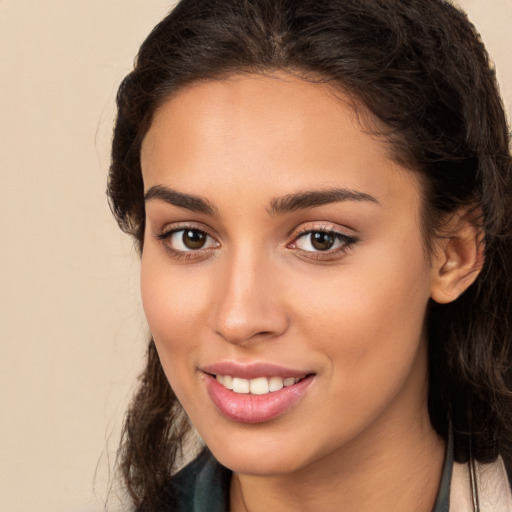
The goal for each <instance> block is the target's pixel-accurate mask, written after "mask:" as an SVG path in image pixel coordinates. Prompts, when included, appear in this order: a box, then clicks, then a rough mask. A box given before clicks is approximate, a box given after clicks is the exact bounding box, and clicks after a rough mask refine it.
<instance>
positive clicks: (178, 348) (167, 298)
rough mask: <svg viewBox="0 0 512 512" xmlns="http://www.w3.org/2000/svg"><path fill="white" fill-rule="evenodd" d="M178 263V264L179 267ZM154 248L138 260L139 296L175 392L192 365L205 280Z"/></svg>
mask: <svg viewBox="0 0 512 512" xmlns="http://www.w3.org/2000/svg"><path fill="white" fill-rule="evenodd" d="M179 268H180V267H178V269H179ZM182 276H183V272H179V271H178V272H176V271H173V268H172V266H171V265H169V263H168V262H166V261H165V255H164V256H163V257H162V256H160V255H159V254H157V253H156V251H152V250H150V249H149V250H147V251H146V252H145V253H143V256H142V260H141V276H140V285H141V296H142V304H143V307H144V313H145V315H146V319H147V322H148V325H149V328H150V331H151V334H152V336H153V339H154V341H155V345H156V348H157V351H158V354H159V357H160V360H161V363H162V366H163V369H164V371H165V373H166V375H167V378H168V380H169V382H170V384H171V386H172V388H173V390H174V391H175V393H176V394H177V395H180V394H182V391H181V388H182V387H183V385H184V384H183V383H185V382H186V379H185V378H184V377H185V376H186V375H188V374H189V373H190V369H191V368H192V367H193V366H194V364H195V363H194V359H193V354H194V350H195V340H198V339H200V337H201V331H202V330H203V329H204V324H205V322H204V321H203V319H202V318H201V316H202V311H204V310H205V306H204V302H205V300H206V297H207V295H208V294H207V293H206V292H205V289H204V288H205V284H204V283H203V286H202V288H201V281H200V280H197V279H196V280H192V281H191V280H190V279H187V278H186V276H185V277H182Z"/></svg>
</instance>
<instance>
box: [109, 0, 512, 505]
mask: <svg viewBox="0 0 512 512" xmlns="http://www.w3.org/2000/svg"><path fill="white" fill-rule="evenodd" d="M276 69H281V70H288V71H290V72H293V73H294V74H298V75H299V76H301V77H303V78H304V79H306V80H317V81H318V80H320V81H329V82H331V83H333V84H336V85H338V86H339V87H340V88H341V89H342V90H343V91H345V93H348V94H349V95H350V96H352V97H353V98H354V99H355V100H356V102H357V103H358V104H360V105H362V106H363V107H364V108H365V109H366V111H367V112H369V113H370V115H371V116H373V118H375V119H377V120H378V121H379V125H382V126H384V127H385V129H384V130H383V131H382V133H381V134H380V135H382V136H383V137H385V138H386V139H387V140H388V141H389V142H390V144H391V145H392V147H393V148H394V152H395V157H396V159H397V160H399V161H400V162H401V163H406V164H407V166H408V167H409V168H410V169H411V170H412V171H411V172H418V173H420V174H421V176H422V181H423V183H424V184H425V185H424V196H425V199H424V202H425V204H424V212H425V215H424V224H425V231H426V235H427V239H428V238H430V237H432V236H434V235H435V234H436V231H437V229H438V227H439V221H440V219H441V218H442V217H443V214H446V213H449V212H453V211H455V210H456V209H458V208H461V207H468V206H473V207H476V208H477V209H478V211H481V212H482V215H481V218H480V222H481V225H482V228H483V230H484V231H485V264H484V267H483V270H482V272H481V274H480V276H479V277H478V279H477V281H476V282H475V283H474V285H473V286H471V287H470V288H469V289H468V290H467V291H466V292H465V293H464V294H463V295H462V296H461V297H460V298H459V299H457V300H456V301H454V302H453V303H451V304H446V305H439V304H435V303H433V302H432V303H431V304H430V305H429V310H428V317H427V318H428V334H429V357H430V359H429V365H430V368H429V372H430V390H429V412H430V418H431V421H432V424H433V426H434V427H435V428H436V430H437V431H438V433H439V434H440V435H442V436H444V437H445V438H446V437H447V435H448V429H449V425H451V428H452V430H453V438H454V446H455V459H456V460H457V461H459V462H464V461H466V460H468V458H469V457H470V456H471V457H474V458H475V459H477V460H479V461H482V462H488V461H492V460H494V459H495V458H496V457H497V456H498V454H500V453H501V454H502V455H503V456H504V457H508V456H509V453H510V450H511V447H512V370H511V364H512V363H511V362H512V354H511V350H512V349H511V347H512V342H511V341H512V340H511V338H512V165H511V156H510V148H509V142H510V141H509V132H508V127H507V124H506V119H505V115H504V111H503V106H502V104H501V99H500V95H499V92H498V88H497V84H496V79H495V72H494V69H493V67H492V65H491V63H490V61H489V57H488V55H487V53H486V50H485V48H484V45H483V44H482V42H481V40H480V38H479V36H478V34H477V33H476V31H475V29H474V27H473V26H472V25H471V23H470V22H469V21H468V20H467V18H466V16H465V15H464V14H463V13H462V12H461V11H459V10H457V9H456V8H455V7H453V6H452V5H451V4H450V3H448V2H447V1H443V0H400V1H397V0H182V1H181V2H180V3H179V4H178V5H177V7H176V8H175V9H174V10H173V11H172V12H171V13H170V14H169V15H168V16H167V17H166V18H165V19H164V20H162V22H161V23H159V24H158V25H157V26H156V27H155V29H154V30H153V31H152V32H151V34H150V35H149V37H148V38H147V39H146V41H145V42H144V43H143V45H142V47H141V49H140V52H139V55H138V57H137V59H136V63H135V68H134V70H133V71H132V72H131V73H130V74H129V75H128V76H127V77H126V78H125V79H124V81H123V83H122V84H121V87H120V89H119V93H118V98H117V105H118V117H117V122H116V126H115V131H114V139H113V145H112V164H111V168H110V175H109V182H108V195H109V199H110V204H111V207H112V211H113V213H114V215H115V217H116V219H117V221H118V223H119V225H120V227H121V229H123V230H124V231H125V232H127V233H129V234H131V235H132V236H134V237H135V239H136V240H137V242H138V244H139V248H140V250H141V251H142V250H143V247H142V244H143V234H144V225H145V213H144V201H143V183H142V175H141V167H140V146H141V142H142V139H143V137H144V135H145V133H146V131H147V130H148V127H149V126H150V124H151V120H152V117H153V115H154V113H155V111H156V110H157V109H158V108H159V106H161V105H162V103H163V102H165V100H166V99H167V98H168V97H169V96H170V95H172V94H173V92H175V91H176V90H177V89H178V88H180V87H183V86H185V85H186V84H189V83H191V82H194V81H197V80H204V79H212V80H215V79H219V78H221V77H223V76H227V75H230V74H234V73H245V72H250V73H264V72H268V71H272V70H276ZM319 77H320V78H319ZM188 429H189V425H188V422H187V420H186V417H185V415H184V413H183V411H182V409H181V406H180V404H179V403H178V402H177V399H176V397H175V395H174V394H173V392H172V389H171V388H170V386H169V384H168V382H167V380H166V378H165V375H164V373H163V370H162V367H161V365H160V362H159V360H158V355H157V353H156V349H155V346H154V342H153V341H152V340H151V341H150V343H149V347H148V354H147V366H146V369H145V371H144V373H143V375H142V377H141V380H140V385H139V389H138V391H137V393H136V395H135V398H134V399H133V402H132V405H131V407H130V409H129V411H128V413H127V415H126V420H125V427H124V435H123V439H122V444H121V447H120V452H119V457H120V468H121V472H122V475H123V478H124V482H125V485H126V488H127V490H128V492H129V494H130V495H131V497H132V499H133V502H134V505H135V506H136V507H139V508H140V507H141V504H144V510H146V509H147V510H150V509H151V508H152V507H153V506H156V505H157V503H156V501H157V498H156V497H157V496H159V495H160V491H161V489H163V488H164V486H165V485H166V483H167V482H168V481H169V479H170V477H171V475H172V474H173V472H175V470H176V464H177V462H176V461H177V459H178V458H179V454H180V450H181V447H182V443H183V439H184V436H185V435H186V433H187V431H188ZM171 498H172V496H171V497H167V498H166V499H171Z"/></svg>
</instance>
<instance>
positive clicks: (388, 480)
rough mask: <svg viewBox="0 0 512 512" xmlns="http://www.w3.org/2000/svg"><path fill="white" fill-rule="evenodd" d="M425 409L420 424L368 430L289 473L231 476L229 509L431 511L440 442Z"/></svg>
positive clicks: (260, 511) (442, 448)
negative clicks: (387, 431)
mask: <svg viewBox="0 0 512 512" xmlns="http://www.w3.org/2000/svg"><path fill="white" fill-rule="evenodd" d="M424 409H425V415H424V416H423V418H422V419H421V421H419V424H415V425H412V424H411V423H410V422H409V423H408V424H407V423H402V424H401V427H400V428H399V429H394V433H393V435H387V436H382V435H381V436H379V435H377V434H376V433H375V432H372V429H369V430H368V432H366V433H364V434H363V435H362V436H360V438H359V439H356V440H354V441H353V442H351V443H349V444H348V445H346V446H344V447H343V448H342V449H339V450H337V451H335V452H332V453H330V454H329V455H328V456H327V457H324V458H323V459H321V460H319V461H315V462H314V463H312V464H310V465H309V466H307V467H305V468H301V470H299V471H296V472H294V473H293V474H286V475H272V476H254V475H243V474H237V475H234V477H233V479H232V485H231V497H230V500H231V507H230V509H231V512H263V511H268V510H280V511H281V512H292V511H293V512H297V511H301V512H313V511H318V510H322V511H325V512H348V511H352V512H353V511H357V512H370V511H372V512H373V511H375V510H379V512H430V511H431V510H432V508H433V506H434V503H435V500H436V496H437V491H438V488H439V483H440V480H441V473H442V467H443V460H444V453H445V444H444V441H443V440H442V439H440V438H439V436H437V434H436V433H435V431H434V430H433V428H432V426H431V425H430V421H429V419H428V413H427V411H426V407H425V408H424ZM416 420H418V417H416ZM415 423H418V422H417V421H416V422H415ZM418 496H421V497H422V498H421V503H418V501H419V500H418Z"/></svg>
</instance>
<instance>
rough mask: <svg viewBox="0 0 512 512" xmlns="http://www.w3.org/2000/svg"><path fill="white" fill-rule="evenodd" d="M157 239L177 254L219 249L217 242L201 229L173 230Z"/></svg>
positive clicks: (158, 236)
mask: <svg viewBox="0 0 512 512" xmlns="http://www.w3.org/2000/svg"><path fill="white" fill-rule="evenodd" d="M157 238H159V239H160V240H162V241H163V242H164V245H165V246H167V248H168V249H169V250H172V251H175V252H178V253H185V252H194V251H201V250H206V249H214V248H216V247H219V243H218V242H217V240H215V238H213V237H212V236H210V235H209V234H208V233H206V232H205V231H202V230H201V229H194V228H182V229H173V230H171V231H168V232H166V233H162V234H160V235H157Z"/></svg>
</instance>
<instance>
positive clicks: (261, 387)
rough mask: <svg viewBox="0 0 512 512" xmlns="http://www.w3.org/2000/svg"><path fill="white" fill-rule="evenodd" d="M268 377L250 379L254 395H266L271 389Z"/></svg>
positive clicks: (250, 386)
mask: <svg viewBox="0 0 512 512" xmlns="http://www.w3.org/2000/svg"><path fill="white" fill-rule="evenodd" d="M268 388H269V386H268V379H266V378H265V377H258V378H257V379H251V380H250V381H249V389H250V390H251V393H252V394H253V395H266V394H267V393H268V391H269V389H268Z"/></svg>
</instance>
